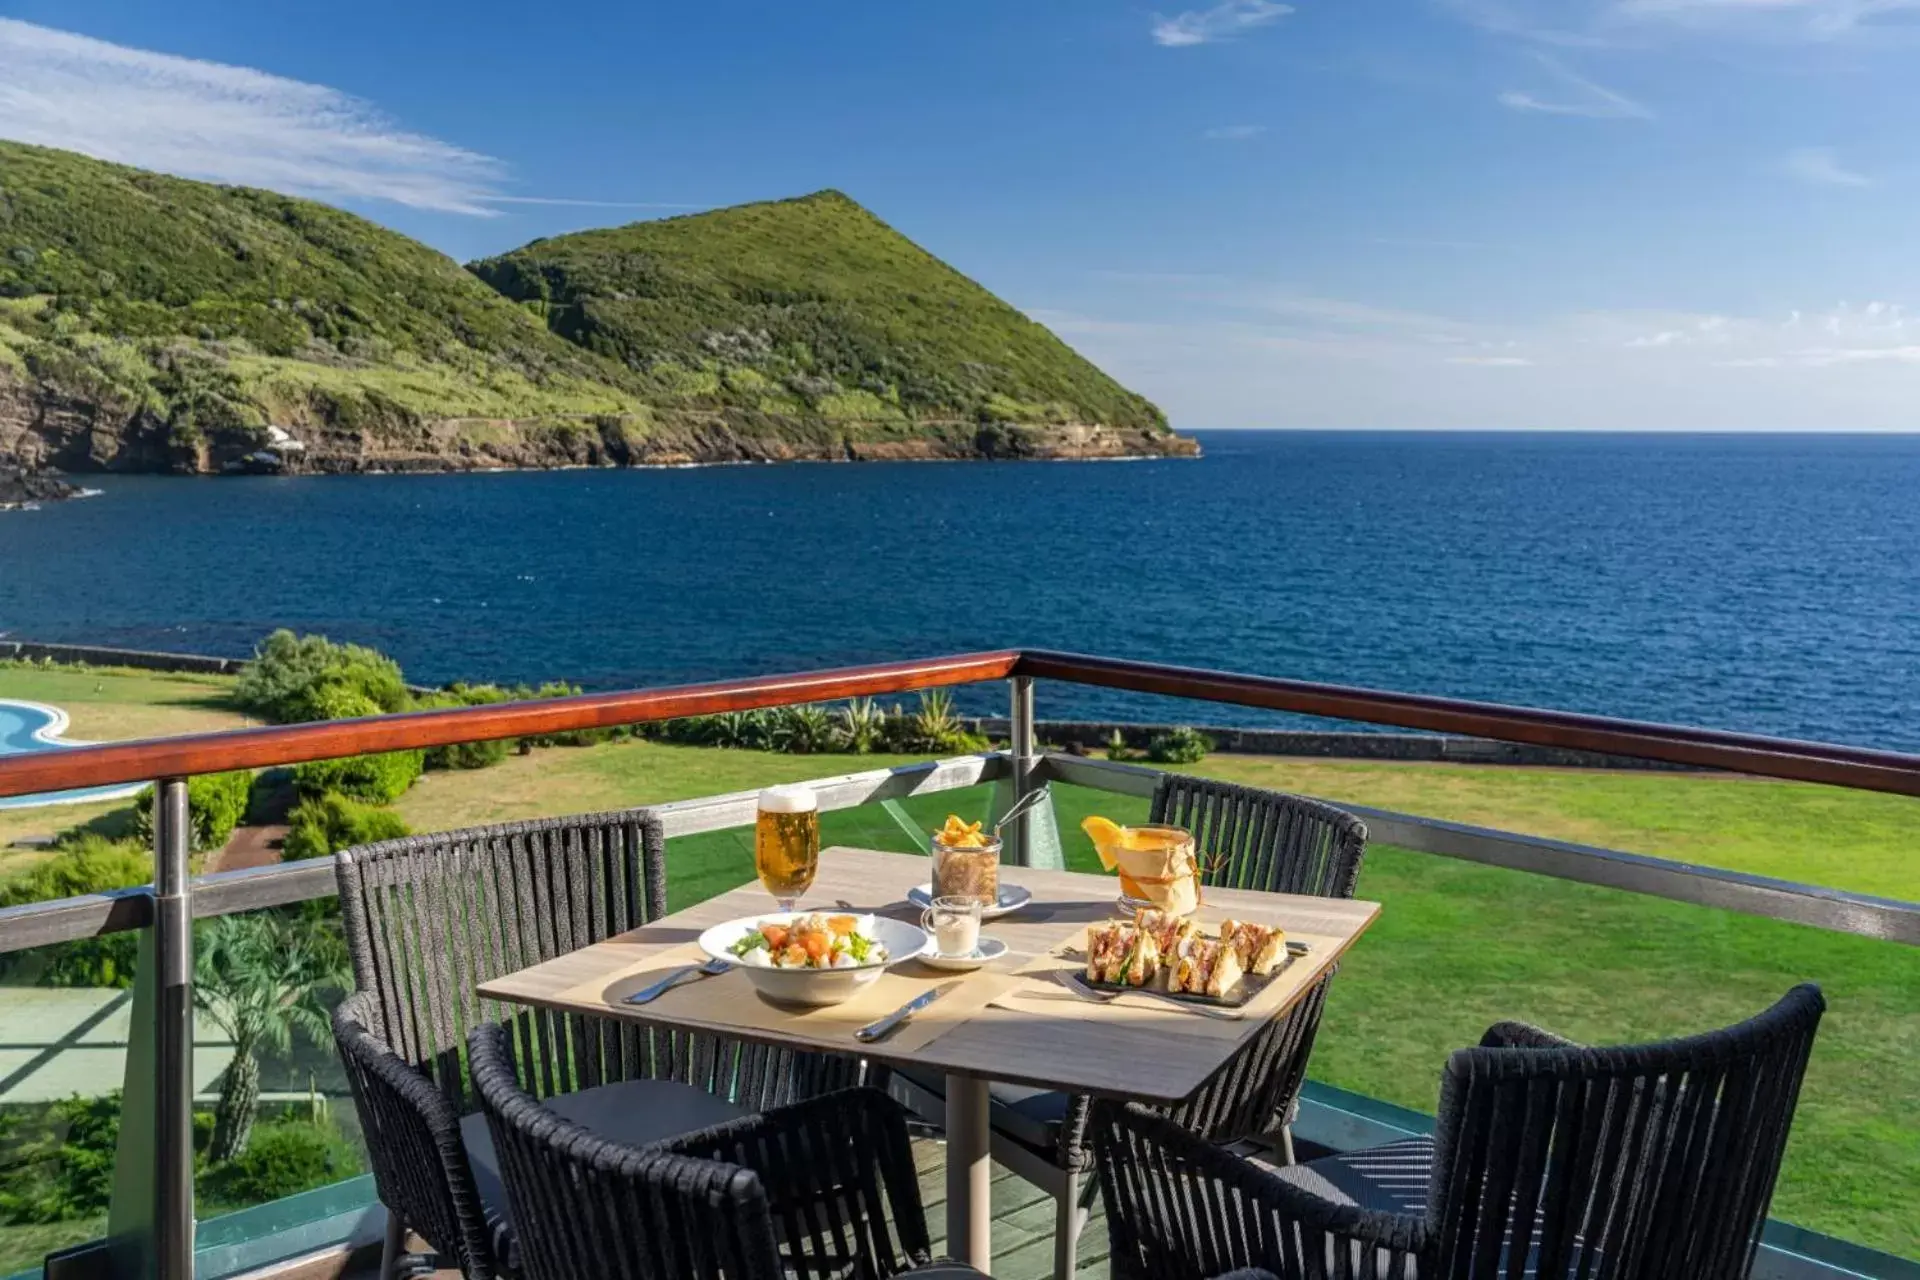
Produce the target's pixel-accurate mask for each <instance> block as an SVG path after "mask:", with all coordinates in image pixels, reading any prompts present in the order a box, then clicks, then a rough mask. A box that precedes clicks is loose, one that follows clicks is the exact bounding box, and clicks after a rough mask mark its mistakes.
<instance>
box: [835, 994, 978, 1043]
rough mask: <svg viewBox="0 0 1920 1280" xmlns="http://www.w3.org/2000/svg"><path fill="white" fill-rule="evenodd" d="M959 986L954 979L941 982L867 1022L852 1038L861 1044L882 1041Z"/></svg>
mask: <svg viewBox="0 0 1920 1280" xmlns="http://www.w3.org/2000/svg"><path fill="white" fill-rule="evenodd" d="M959 985H960V980H959V979H955V980H954V981H952V982H943V983H941V984H940V985H939V986H937V987H935V988H933V989H932V990H931V991H923V992H921V993H920V994H919V995H917V996H915V997H914V998H913V999H911V1000H909V1001H907V1002H906V1003H905V1004H903V1005H901V1006H900V1007H899V1008H898V1009H895V1010H894V1011H893V1012H892V1013H890V1014H888V1015H887V1016H886V1017H884V1018H882V1019H880V1020H879V1021H878V1022H869V1023H868V1024H867V1025H866V1026H864V1027H862V1028H860V1029H859V1030H858V1031H856V1032H854V1033H853V1038H854V1039H855V1040H858V1041H859V1042H860V1043H861V1044H872V1043H873V1042H874V1041H876V1040H884V1039H886V1038H887V1037H888V1036H889V1035H892V1034H893V1030H894V1028H896V1027H898V1026H899V1025H900V1024H901V1023H903V1022H905V1021H906V1020H907V1019H908V1018H911V1017H912V1016H913V1015H914V1014H916V1013H918V1012H920V1011H921V1010H922V1009H924V1008H926V1007H927V1006H928V1005H930V1004H932V1003H933V1002H934V1001H935V1000H938V999H939V998H940V997H941V996H943V995H945V994H947V992H949V991H951V990H953V989H954V988H955V987H957V986H959Z"/></svg>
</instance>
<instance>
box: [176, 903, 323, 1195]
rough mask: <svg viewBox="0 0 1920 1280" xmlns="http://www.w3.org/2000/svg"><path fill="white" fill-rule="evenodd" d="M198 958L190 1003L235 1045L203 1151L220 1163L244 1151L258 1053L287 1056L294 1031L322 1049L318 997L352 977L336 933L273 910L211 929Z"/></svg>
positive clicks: (203, 935)
mask: <svg viewBox="0 0 1920 1280" xmlns="http://www.w3.org/2000/svg"><path fill="white" fill-rule="evenodd" d="M196 951H197V955H196V958H195V964H194V1003H195V1004H196V1005H197V1006H198V1007H199V1008H200V1011H201V1012H202V1013H204V1014H206V1016H207V1017H208V1018H210V1019H211V1020H212V1021H213V1023H214V1025H215V1026H217V1027H219V1028H220V1029H221V1030H222V1031H224V1032H225V1033H226V1034H227V1036H228V1037H229V1038H230V1039H231V1040H232V1041H233V1063H232V1065H230V1066H229V1067H228V1068H227V1074H226V1080H225V1082H224V1083H223V1084H222V1085H221V1086H220V1098H219V1101H218V1102H216V1103H215V1104H214V1111H213V1116H214V1120H213V1137H212V1140H211V1141H210V1142H209V1144H208V1146H207V1158H208V1159H209V1160H212V1161H215V1162H216V1163H217V1162H219V1161H224V1160H231V1159H233V1158H234V1157H235V1156H237V1155H239V1154H240V1153H241V1152H243V1151H245V1150H246V1149H247V1138H248V1137H249V1135H250V1134H251V1133H252V1132H253V1117H254V1112H255V1110H256V1109H257V1108H258V1105H259V1101H260V1057H259V1055H260V1052H261V1050H263V1049H270V1050H272V1051H274V1052H276V1053H285V1052H287V1051H288V1050H289V1049H290V1048H292V1046H293V1036H294V1032H295V1031H298V1032H300V1033H301V1034H303V1035H305V1036H306V1037H307V1038H308V1039H310V1040H312V1041H313V1042H314V1043H315V1044H325V1043H326V1041H327V1037H328V1035H329V1029H328V1021H327V1013H326V1004H325V1000H324V997H323V993H325V992H328V991H335V990H339V989H341V988H344V987H345V986H347V985H348V983H349V982H350V981H351V978H350V975H349V973H348V969H347V956H346V945H345V943H344V941H343V940H342V939H341V937H340V934H339V932H338V929H337V927H335V926H334V925H332V924H331V923H330V922H327V921H322V920H315V919H305V918H300V917H297V916H287V915H283V914H280V913H277V912H272V911H261V912H255V913H252V914H250V915H241V916H222V917H221V918H219V919H217V920H213V921H210V922H208V923H207V924H205V925H203V926H202V927H201V929H200V935H199V939H198V945H197V947H196Z"/></svg>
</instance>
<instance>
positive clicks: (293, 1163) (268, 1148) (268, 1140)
mask: <svg viewBox="0 0 1920 1280" xmlns="http://www.w3.org/2000/svg"><path fill="white" fill-rule="evenodd" d="M365 1168H366V1166H365V1164H364V1163H363V1162H362V1160H361V1159H360V1153H359V1152H358V1151H356V1150H354V1147H353V1144H352V1143H350V1142H348V1141H347V1139H346V1136H345V1135H344V1134H342V1133H341V1132H340V1129H339V1126H337V1125H336V1124H334V1123H333V1121H332V1120H330V1119H325V1118H321V1119H313V1120H309V1119H306V1118H303V1117H293V1116H288V1117H284V1118H282V1119H278V1120H269V1121H265V1122H263V1123H261V1124H259V1125H258V1126H256V1127H255V1128H254V1130H253V1136H252V1137H251V1138H250V1139H248V1142H247V1149H246V1150H245V1151H243V1152H241V1153H240V1154H239V1155H238V1156H236V1157H234V1158H233V1159H232V1160H229V1161H226V1162H225V1163H223V1164H216V1165H213V1166H212V1167H211V1168H209V1169H208V1170H207V1172H206V1175H205V1176H204V1177H203V1178H201V1179H200V1189H201V1191H202V1193H203V1194H204V1195H205V1196H206V1198H207V1199H208V1200H210V1201H212V1202H214V1203H216V1204H218V1205H220V1206H222V1207H225V1208H232V1209H239V1208H244V1207H246V1206H248V1205H256V1204H266V1203H268V1202H269V1201H273V1200H280V1199H284V1198H285V1197H287V1196H291V1195H298V1194H299V1193H300V1192H302V1191H311V1190H312V1189H313V1188H315V1187H325V1186H330V1185H332V1184H333V1183H336V1182H341V1181H344V1180H345V1179H347V1178H351V1177H354V1176H355V1175H357V1174H359V1173H361V1172H363V1171H364V1170H365Z"/></svg>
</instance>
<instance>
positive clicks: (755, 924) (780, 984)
mask: <svg viewBox="0 0 1920 1280" xmlns="http://www.w3.org/2000/svg"><path fill="white" fill-rule="evenodd" d="M841 914H845V913H843V912H834V911H819V912H815V911H769V912H766V913H765V914H763V915H757V916H741V917H740V918H739V919H737V920H729V921H727V922H726V923H725V924H717V925H715V926H713V928H711V929H708V930H707V931H706V932H705V933H702V934H701V935H700V949H701V950H702V951H704V952H706V953H707V954H708V955H709V956H712V957H713V958H714V959H715V960H724V961H725V962H726V963H728V964H730V965H732V966H733V967H734V968H736V969H738V970H740V971H741V972H742V973H744V974H746V975H747V981H749V982H751V983H753V985H754V986H755V987H756V988H757V989H758V990H759V992H760V994H761V995H763V996H765V997H766V998H767V999H769V1000H777V1001H779V1002H780V1003H782V1004H802V1005H828V1004H839V1003H841V1002H842V1001H844V1000H847V999H849V998H850V997H851V996H852V995H853V994H854V992H856V991H858V990H859V989H860V988H861V987H864V986H866V985H867V984H868V983H869V982H872V981H873V980H874V979H875V978H878V977H879V976H880V975H881V974H882V973H884V972H886V969H887V966H888V965H892V964H899V963H900V962H901V961H903V960H911V959H913V958H914V957H916V956H918V955H919V954H920V953H921V952H922V951H924V950H926V946H927V935H926V933H925V931H924V930H922V929H921V928H920V927H919V926H917V925H911V924H903V923H902V922H900V921H898V920H889V919H888V918H887V917H885V916H869V915H863V916H860V917H859V924H857V925H856V926H855V928H856V930H857V931H858V932H860V933H864V934H866V935H867V936H868V937H869V938H872V939H873V940H874V941H876V942H878V943H879V944H880V945H881V946H883V947H885V948H886V951H887V958H886V959H885V960H878V961H869V962H868V963H866V964H862V965H853V966H849V967H847V968H844V969H776V968H773V967H772V966H770V965H757V964H751V963H747V962H745V961H743V960H741V958H740V957H738V956H736V955H734V954H733V953H732V952H730V951H728V950H727V948H728V947H731V946H732V945H733V944H734V943H736V942H738V941H740V939H741V938H742V937H744V936H745V935H746V934H747V933H748V932H749V931H751V930H754V929H758V928H759V927H760V926H761V925H763V924H787V923H789V922H791V921H793V920H796V919H798V918H799V917H801V916H810V915H841Z"/></svg>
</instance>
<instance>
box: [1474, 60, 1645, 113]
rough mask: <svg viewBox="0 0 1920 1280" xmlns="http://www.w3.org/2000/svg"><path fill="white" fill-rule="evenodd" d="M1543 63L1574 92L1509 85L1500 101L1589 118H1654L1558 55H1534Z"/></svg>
mask: <svg viewBox="0 0 1920 1280" xmlns="http://www.w3.org/2000/svg"><path fill="white" fill-rule="evenodd" d="M1534 59H1535V61H1537V62H1538V63H1539V64H1540V65H1541V66H1542V67H1545V68H1546V69H1547V71H1548V72H1549V73H1551V74H1552V76H1553V77H1554V78H1556V79H1557V80H1559V81H1560V87H1561V89H1562V90H1563V91H1564V90H1568V89H1571V90H1572V91H1573V93H1572V96H1570V97H1569V96H1560V97H1556V98H1554V99H1547V98H1540V97H1536V96H1534V95H1533V94H1531V93H1524V92H1522V91H1520V90H1518V89H1509V90H1507V91H1506V92H1505V93H1502V94H1501V95H1500V97H1499V101H1500V105H1501V106H1503V107H1506V108H1508V109H1510V110H1513V111H1539V112H1545V113H1546V114H1548V115H1557V116H1583V117H1585V118H1587V119H1589V120H1651V119H1653V112H1652V111H1650V110H1648V109H1647V108H1646V107H1645V106H1643V105H1642V104H1640V103H1638V102H1635V101H1634V100H1633V99H1632V98H1629V97H1628V96H1627V95H1626V94H1624V93H1619V92H1616V91H1615V90H1612V89H1609V88H1607V87H1606V86H1605V85H1603V84H1598V83H1596V82H1594V81H1592V80H1589V79H1587V78H1586V77H1585V76H1583V75H1581V74H1580V73H1578V72H1577V71H1575V70H1573V68H1571V67H1569V66H1567V65H1566V64H1565V63H1563V62H1561V61H1560V60H1559V59H1557V58H1550V57H1548V56H1547V55H1546V54H1544V53H1537V54H1535V55H1534Z"/></svg>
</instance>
